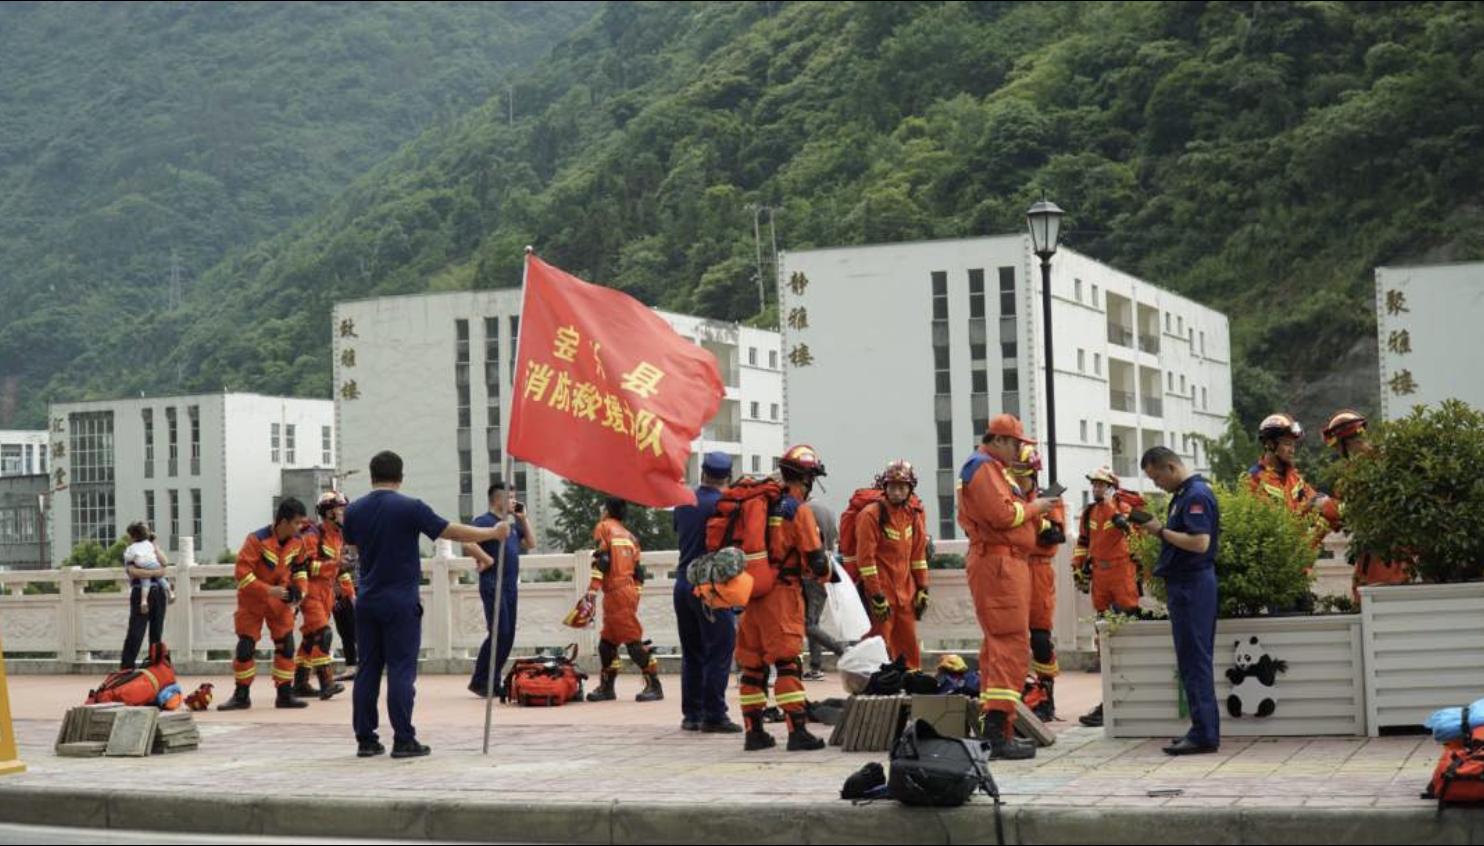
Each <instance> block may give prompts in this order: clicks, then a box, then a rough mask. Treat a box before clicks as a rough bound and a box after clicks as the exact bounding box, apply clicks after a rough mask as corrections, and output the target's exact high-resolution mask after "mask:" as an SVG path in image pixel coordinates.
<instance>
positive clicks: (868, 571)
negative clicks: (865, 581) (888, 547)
mask: <svg viewBox="0 0 1484 846" xmlns="http://www.w3.org/2000/svg"><path fill="white" fill-rule="evenodd" d="M876 573H877V570H876V568H875V567H862V568H861V575H862V576H874V575H876Z"/></svg>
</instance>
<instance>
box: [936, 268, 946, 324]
mask: <svg viewBox="0 0 1484 846" xmlns="http://www.w3.org/2000/svg"><path fill="white" fill-rule="evenodd" d="M933 319H934V320H947V319H948V274H947V273H945V272H943V271H941V270H935V271H933Z"/></svg>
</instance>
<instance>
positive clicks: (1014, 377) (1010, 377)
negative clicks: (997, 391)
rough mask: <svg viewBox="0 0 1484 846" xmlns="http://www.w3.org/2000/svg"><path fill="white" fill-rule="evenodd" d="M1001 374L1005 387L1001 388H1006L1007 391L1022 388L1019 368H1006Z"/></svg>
mask: <svg viewBox="0 0 1484 846" xmlns="http://www.w3.org/2000/svg"><path fill="white" fill-rule="evenodd" d="M1000 376H1001V377H1002V378H1003V380H1004V382H1003V387H1002V388H1001V390H1004V391H1006V392H1010V391H1018V390H1020V371H1019V370H1004V371H1001V373H1000Z"/></svg>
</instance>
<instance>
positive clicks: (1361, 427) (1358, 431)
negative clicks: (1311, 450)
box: [1321, 408, 1366, 449]
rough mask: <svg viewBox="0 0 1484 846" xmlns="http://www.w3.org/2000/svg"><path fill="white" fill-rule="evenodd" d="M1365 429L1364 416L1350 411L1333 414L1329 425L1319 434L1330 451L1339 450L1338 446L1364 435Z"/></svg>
mask: <svg viewBox="0 0 1484 846" xmlns="http://www.w3.org/2000/svg"><path fill="white" fill-rule="evenodd" d="M1365 427H1366V420H1365V415H1363V414H1361V413H1360V412H1358V411H1352V410H1351V409H1348V408H1347V409H1344V410H1343V411H1337V412H1335V416H1333V417H1331V418H1330V419H1329V424H1328V425H1327V426H1325V427H1324V431H1323V432H1322V433H1321V434H1323V435H1324V443H1325V445H1326V446H1328V447H1330V448H1332V449H1339V448H1340V444H1342V443H1343V442H1345V441H1346V440H1348V439H1350V438H1353V437H1355V436H1356V435H1364V434H1365Z"/></svg>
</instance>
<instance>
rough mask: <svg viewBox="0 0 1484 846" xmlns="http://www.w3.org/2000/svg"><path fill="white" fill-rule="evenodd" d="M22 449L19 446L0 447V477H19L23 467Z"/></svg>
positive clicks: (7, 445)
mask: <svg viewBox="0 0 1484 846" xmlns="http://www.w3.org/2000/svg"><path fill="white" fill-rule="evenodd" d="M24 449H25V448H24V447H23V446H21V445H20V444H6V445H5V446H0V476H19V475H21V468H22V467H23V466H24V465H25V461H26V460H25V457H24V456H23V451H24Z"/></svg>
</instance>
